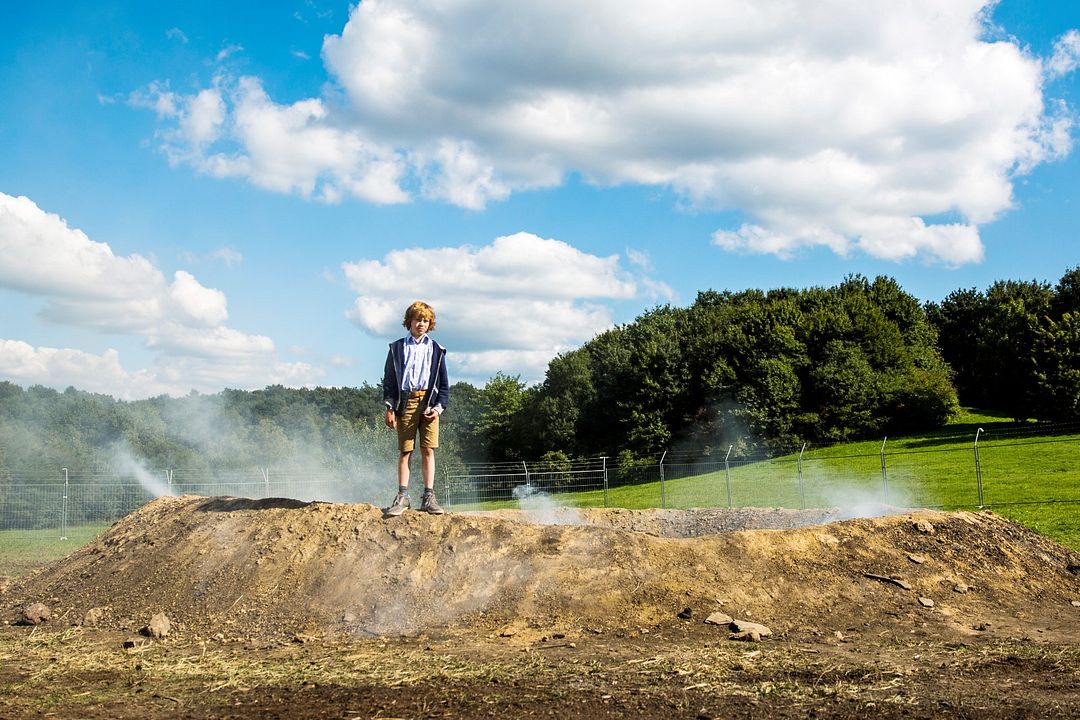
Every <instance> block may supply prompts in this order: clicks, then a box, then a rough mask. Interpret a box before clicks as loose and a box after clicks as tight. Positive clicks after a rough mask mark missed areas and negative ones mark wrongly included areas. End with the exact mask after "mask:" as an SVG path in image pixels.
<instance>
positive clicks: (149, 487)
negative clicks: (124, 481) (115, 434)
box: [113, 445, 175, 499]
mask: <svg viewBox="0 0 1080 720" xmlns="http://www.w3.org/2000/svg"><path fill="white" fill-rule="evenodd" d="M113 466H114V467H115V468H116V470H117V472H119V473H120V474H121V475H130V476H131V477H133V478H135V479H136V480H137V481H138V483H139V485H141V486H142V488H143V490H145V491H146V492H148V493H150V495H152V496H153V497H154V498H155V499H156V498H159V497H164V496H166V495H174V494H175V493H173V491H172V488H171V487H169V484H168V482H167V481H165V480H162V479H161V478H159V477H157V476H155V475H154V474H153V473H152V472H150V470H148V469H147V467H146V465H144V464H143V463H142V461H140V460H138V459H136V458H135V456H134V455H132V454H131V451H130V450H129V449H128V448H127V447H126V446H123V445H121V446H117V448H116V450H115V452H114V454H113Z"/></svg>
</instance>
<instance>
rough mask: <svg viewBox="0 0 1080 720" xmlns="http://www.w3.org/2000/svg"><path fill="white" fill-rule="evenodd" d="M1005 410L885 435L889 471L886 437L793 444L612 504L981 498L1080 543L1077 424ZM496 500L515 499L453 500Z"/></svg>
mask: <svg viewBox="0 0 1080 720" xmlns="http://www.w3.org/2000/svg"><path fill="white" fill-rule="evenodd" d="M1004 420H1006V419H1005V418H1000V417H995V416H991V415H986V414H979V413H975V412H971V411H967V412H965V413H964V414H962V415H961V416H960V417H959V418H958V419H957V421H956V422H954V423H952V424H950V425H948V426H946V427H945V428H943V429H942V430H940V431H937V432H935V433H931V434H928V435H925V436H921V437H907V438H897V439H895V440H886V441H885V442H884V452H885V462H884V465H885V467H884V472H883V470H882V456H881V455H882V440H874V441H870V442H860V443H847V444H843V445H836V446H832V447H827V448H817V449H809V448H808V449H807V450H806V451H805V453H803V455H802V458H801V462H800V458H799V455H798V454H797V453H796V454H792V455H786V456H782V457H776V458H771V459H769V460H760V461H756V462H736V461H732V462H731V463H730V464H729V467H728V468H726V469H725V467H724V464H723V458H720V459H719V460H718V461H717V462H716V463H713V464H712V465H710V466H706V465H703V464H701V463H695V464H693V465H679V464H677V463H673V462H666V463H665V477H666V478H667V479H666V480H665V482H664V483H663V488H662V489H661V483H660V481H659V470H658V469H657V470H656V471H655V474H656V475H657V478H658V479H657V480H656V481H654V482H646V483H641V484H635V485H628V486H622V487H611V488H609V490H608V492H607V505H608V506H610V507H623V508H639V509H643V508H655V507H661V504H663V506H664V507H669V508H690V507H728V506H729V505H730V506H731V507H785V508H821V507H840V508H842V509H845V510H849V511H851V512H852V513H853V514H874V513H876V512H879V511H880V510H881V509H882V506H891V507H901V508H908V507H911V508H915V507H920V508H935V509H945V510H957V509H969V510H973V509H977V508H979V507H980V506H982V507H985V508H987V509H990V510H993V511H994V512H996V513H998V514H1000V515H1003V516H1005V517H1008V518H1010V519H1012V520H1015V521H1016V522H1019V523H1021V524H1023V525H1025V526H1026V527H1029V528H1031V529H1033V530H1035V531H1037V532H1040V533H1042V534H1044V535H1046V536H1048V537H1051V538H1053V539H1054V540H1057V541H1058V542H1061V543H1063V544H1065V545H1069V546H1070V547H1073V548H1075V549H1077V550H1080V434H1069V435H1032V434H1030V433H1029V432H1024V428H1023V427H1020V428H1017V427H1016V426H1015V425H1013V424H1011V423H1010V424H1004V423H1003V421H1004ZM995 425H996V426H997V428H1002V429H1001V430H1000V431H998V430H997V428H995V427H994V426H995ZM980 427H981V428H983V429H984V432H982V433H979V435H980V439H979V462H978V466H977V465H976V455H975V436H976V432H977V431H978V429H979V428H980ZM1005 428H1008V431H1005ZM800 468H801V469H800ZM980 477H981V483H982V494H981V502H980V492H979V486H980ZM555 497H556V500H557V502H558V503H559V504H560V505H569V506H574V507H602V506H603V505H604V504H605V498H604V492H603V490H588V491H584V492H566V493H559V494H557V495H556V496H555ZM496 507H517V503H515V502H498V503H482V504H475V505H470V506H468V508H466V507H465V506H458V505H455V506H454V509H455V510H463V509H489V508H496Z"/></svg>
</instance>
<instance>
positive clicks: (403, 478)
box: [397, 450, 434, 488]
mask: <svg viewBox="0 0 1080 720" xmlns="http://www.w3.org/2000/svg"><path fill="white" fill-rule="evenodd" d="M411 458H412V451H411V450H410V451H409V452H403V453H401V455H400V456H398V464H397V480H398V482H397V484H398V487H399V488H403V487H407V486H408V485H409V460H410V459H411ZM425 467H426V466H425ZM432 477H434V475H432Z"/></svg>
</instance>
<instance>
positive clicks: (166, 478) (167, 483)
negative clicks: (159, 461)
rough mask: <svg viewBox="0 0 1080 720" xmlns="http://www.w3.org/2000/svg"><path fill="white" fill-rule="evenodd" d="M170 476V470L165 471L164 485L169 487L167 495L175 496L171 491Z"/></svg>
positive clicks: (171, 472) (171, 473)
mask: <svg viewBox="0 0 1080 720" xmlns="http://www.w3.org/2000/svg"><path fill="white" fill-rule="evenodd" d="M172 475H173V471H172V470H166V471H165V484H166V485H168V486H169V495H175V494H176V493H174V492H173V489H172Z"/></svg>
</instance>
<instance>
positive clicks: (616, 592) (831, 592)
mask: <svg viewBox="0 0 1080 720" xmlns="http://www.w3.org/2000/svg"><path fill="white" fill-rule="evenodd" d="M837 517H838V516H837V514H836V513H830V512H823V511H806V512H791V511H780V510H737V511H729V510H691V511H673V510H652V511H630V510H579V511H573V512H571V511H566V510H563V511H556V512H554V513H543V515H542V517H538V516H536V515H530V514H529V513H523V512H519V511H513V512H512V511H501V512H498V513H489V514H450V515H445V516H438V517H433V516H428V515H423V514H420V513H417V512H409V513H406V514H405V515H403V516H401V517H399V518H395V519H384V518H383V517H382V513H381V511H380V510H379V509H377V508H374V507H371V506H366V505H343V504H328V503H300V502H296V501H291V500H273V499H271V500H261V501H256V500H242V499H232V498H209V499H208V498H191V497H187V498H163V499H161V500H158V501H155V502H154V503H151V504H150V505H148V506H146V507H144V508H143V509H141V510H140V511H138V512H136V513H134V514H132V515H130V516H128V517H127V518H125V519H124V520H122V521H120V522H119V523H117V524H116V525H115V526H114V527H113V528H112V529H111V530H110V531H108V532H107V533H105V534H104V535H102V536H101V537H100V538H98V539H97V540H95V541H94V542H92V543H91V544H89V545H87V546H85V547H84V548H82V549H80V550H78V551H76V552H75V553H73V554H72V555H70V556H68V557H67V558H65V559H63V560H61V561H58V562H56V563H53V564H51V565H49V566H46V567H45V568H42V569H40V570H38V571H36V572H35V573H33V574H31V575H29V576H27V577H23V578H18V579H16V580H14V581H11V582H10V583H8V587H7V588H6V589H4V590H0V620H3V621H4V625H3V626H2V627H0V718H7V717H81V718H174V717H182V718H200V719H201V718H309V717H310V718H316V717H318V718H323V717H325V718H374V717H381V718H389V717H401V718H404V717H504V718H505V717H584V718H601V717H624V716H632V717H647V718H661V717H664V718H666V717H680V718H681V717H686V718H719V717H735V718H752V717H760V718H766V717H781V718H783V717H790V718H795V717H799V718H802V717H818V718H853V717H863V716H864V715H866V714H867V713H868V712H872V713H873V714H874V715H875V716H877V717H884V718H933V717H942V716H949V717H959V718H968V717H970V718H975V717H978V718H980V720H987V719H991V720H992V719H994V718H1006V717H1008V718H1013V717H1031V718H1045V717H1052V718H1073V717H1080V577H1078V574H1080V558H1078V557H1077V556H1076V554H1075V553H1073V552H1070V551H1069V550H1068V549H1067V548H1064V547H1062V546H1060V545H1057V544H1055V543H1054V542H1052V541H1050V540H1048V539H1046V538H1044V537H1042V536H1040V535H1037V534H1035V533H1033V532H1031V531H1028V530H1026V529H1024V528H1022V527H1019V526H1017V525H1014V524H1012V523H1010V522H1008V521H1006V520H1004V519H1002V518H1000V517H998V516H996V515H993V514H990V513H933V512H918V513H914V514H911V513H908V514H898V515H893V516H889V517H883V518H876V519H854V520H837ZM537 519H542V520H545V521H547V522H559V523H563V524H557V525H542V524H536V523H535V521H536V520H537ZM530 521H533V522H530ZM830 521H832V522H830ZM3 585H4V583H2V582H0V587H3ZM34 603H42V604H43V605H45V606H47V609H48V611H49V615H50V618H49V619H48V620H47V621H44V622H41V623H40V624H36V625H32V624H25V623H28V622H29V621H30V619H38V618H36V617H32V618H30V619H28V615H29V616H34V615H36V614H37V613H40V612H41V610H42V609H41V607H40V606H39V607H38V608H36V609H34V610H33V611H30V612H28V608H32V606H33V604H34ZM155 615H164V616H165V617H167V619H168V621H169V622H168V626H167V627H166V626H163V625H161V623H162V618H161V617H158V618H157V619H156V620H155V621H154V622H151V621H152V619H153V618H154V616H155ZM724 616H726V617H724ZM707 618H710V620H711V622H706V619H707ZM729 621H732V622H734V624H731V623H729ZM748 622H753V623H758V624H760V625H763V626H765V627H764V628H760V627H759V628H754V627H753V626H750V625H747V624H746V623H748ZM20 623H22V624H20ZM740 623H741V624H740ZM148 626H149V627H148ZM743 629H749V630H750V631H753V632H750V631H746V632H742V633H741V637H742V638H743V639H742V640H739V639H733V637H740V633H739V632H738V631H739V630H743ZM155 634H156V635H159V637H152V635H155Z"/></svg>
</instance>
